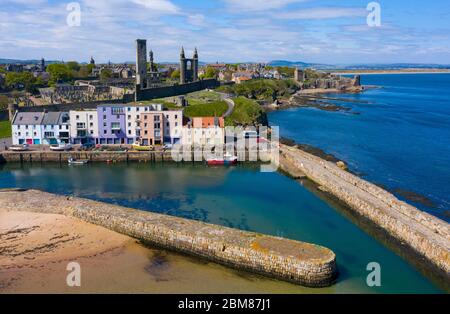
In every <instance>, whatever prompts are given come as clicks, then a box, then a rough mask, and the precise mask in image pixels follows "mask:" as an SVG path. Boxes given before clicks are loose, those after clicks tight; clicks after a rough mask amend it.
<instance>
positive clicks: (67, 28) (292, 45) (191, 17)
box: [0, 0, 450, 64]
mask: <svg viewBox="0 0 450 314" xmlns="http://www.w3.org/2000/svg"><path fill="white" fill-rule="evenodd" d="M370 2H371V0H334V1H331V0H189V1H188V0H78V1H73V0H68V1H64V0H0V58H12V59H40V58H41V57H44V58H45V59H46V60H64V61H69V60H76V61H79V62H88V61H89V59H90V57H91V56H93V57H94V59H95V60H96V62H97V63H101V62H108V61H111V62H125V61H134V60H135V40H136V39H137V38H142V39H147V45H148V49H152V50H153V51H154V54H155V61H156V62H172V61H177V60H178V59H179V52H180V48H181V46H184V47H185V50H186V54H187V55H188V56H189V55H191V54H192V51H193V50H194V48H195V47H197V48H198V51H199V56H200V61H203V62H266V61H270V60H290V61H303V62H309V63H324V64H361V63H397V62H407V63H441V64H450V1H448V0H429V1H423V0H379V1H377V3H378V4H379V5H380V15H379V16H380V21H381V23H380V25H379V26H374V27H371V26H369V25H368V22H367V16H368V15H369V14H370V12H369V11H368V10H367V6H368V4H369V3H370ZM73 8H75V11H74V9H73ZM78 8H79V11H78ZM78 12H79V14H77V13H78ZM78 16H79V19H78ZM78 22H79V23H78Z"/></svg>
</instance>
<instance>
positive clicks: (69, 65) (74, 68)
mask: <svg viewBox="0 0 450 314" xmlns="http://www.w3.org/2000/svg"><path fill="white" fill-rule="evenodd" d="M66 66H67V68H68V69H69V70H71V71H74V72H78V71H80V68H81V66H80V65H79V64H78V62H76V61H69V62H67V64H66Z"/></svg>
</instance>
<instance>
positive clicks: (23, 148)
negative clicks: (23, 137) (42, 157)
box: [9, 144, 30, 152]
mask: <svg viewBox="0 0 450 314" xmlns="http://www.w3.org/2000/svg"><path fill="white" fill-rule="evenodd" d="M29 149H30V147H29V146H28V144H21V145H12V146H11V147H9V150H12V151H14V152H23V151H27V150H29Z"/></svg>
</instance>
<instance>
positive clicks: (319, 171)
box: [280, 145, 450, 278]
mask: <svg viewBox="0 0 450 314" xmlns="http://www.w3.org/2000/svg"><path fill="white" fill-rule="evenodd" d="M280 153H281V156H280V167H281V169H282V170H284V171H285V172H287V173H289V174H292V175H293V176H295V177H299V176H301V174H303V175H304V176H306V177H307V178H309V179H310V180H312V181H314V182H316V183H317V184H318V185H319V188H320V189H321V190H323V191H326V192H328V193H330V194H332V195H334V196H335V197H337V198H338V199H340V200H341V201H343V202H344V203H346V204H347V205H348V206H349V207H350V208H351V209H353V210H354V211H355V212H357V213H358V214H359V215H362V216H363V217H365V218H367V219H369V220H370V221H372V222H373V223H374V224H375V225H377V226H379V227H381V228H382V229H384V230H385V231H386V232H387V233H389V234H390V235H391V236H393V237H394V238H396V239H398V240H399V241H401V242H402V243H405V244H407V245H408V246H409V247H411V248H412V249H413V250H415V251H416V252H417V253H418V254H420V255H421V256H423V257H424V258H425V259H426V260H427V261H429V262H430V263H431V264H433V265H435V266H437V267H438V268H439V269H441V270H442V271H444V272H445V273H446V274H447V276H448V277H449V278H450V225H449V224H448V223H447V222H445V221H443V220H441V219H439V218H437V217H434V216H432V215H430V214H428V213H426V212H423V211H421V210H419V209H417V208H415V207H414V206H411V205H409V204H407V203H405V202H403V201H400V200H399V199H397V198H396V197H395V196H394V195H393V194H391V193H389V192H387V191H385V190H384V189H382V188H380V187H378V186H376V185H375V184H372V183H370V182H367V181H365V180H363V179H361V178H359V177H357V176H355V175H353V174H351V173H349V172H348V171H345V170H342V169H341V168H339V167H338V166H337V165H335V164H334V163H331V162H328V161H325V160H323V159H321V158H319V157H316V156H313V155H311V154H309V153H306V152H304V151H302V150H300V149H298V148H295V147H290V146H286V145H280Z"/></svg>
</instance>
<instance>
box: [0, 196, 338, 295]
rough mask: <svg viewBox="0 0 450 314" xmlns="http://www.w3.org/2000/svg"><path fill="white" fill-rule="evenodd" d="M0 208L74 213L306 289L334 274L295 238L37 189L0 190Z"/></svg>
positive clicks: (330, 256) (332, 261)
mask: <svg viewBox="0 0 450 314" xmlns="http://www.w3.org/2000/svg"><path fill="white" fill-rule="evenodd" d="M0 204H1V206H2V209H4V210H11V211H31V212H38V213H51V214H62V215H67V216H73V217H76V218H79V219H81V220H84V221H86V222H89V223H93V224H96V225H99V226H103V227H106V228H108V229H111V230H113V231H116V232H119V233H122V234H126V235H129V236H132V237H135V238H137V239H140V240H141V241H143V242H144V243H149V244H152V245H156V246H159V247H162V248H165V249H170V250H174V251H179V252H183V253H187V254H190V255H194V256H198V257H201V258H205V259H208V260H210V261H213V262H217V263H221V264H224V265H228V266H231V267H234V268H237V269H242V270H247V271H251V272H255V273H259V274H262V275H267V276H270V277H274V278H278V279H281V280H285V281H289V282H293V283H297V284H301V285H304V286H309V287H325V286H329V285H331V284H333V282H334V281H335V279H336V277H337V267H336V255H335V254H334V253H333V252H332V251H331V250H329V249H327V248H325V247H322V246H318V245H314V244H309V243H305V242H300V241H294V240H289V239H284V238H278V237H273V236H268V235H263V234H259V233H254V232H248V231H241V230H237V229H232V228H228V227H222V226H217V225H212V224H207V223H204V222H200V221H195V220H188V219H184V218H178V217H173V216H168V215H161V214H156V213H151V212H144V211H139V210H135V209H130V208H125V207H121V206H117V205H111V204H106V203H102V202H97V201H92V200H87V199H82V198H76V197H65V196H58V195H54V194H50V193H46V192H41V191H37V190H17V189H6V190H0Z"/></svg>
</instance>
